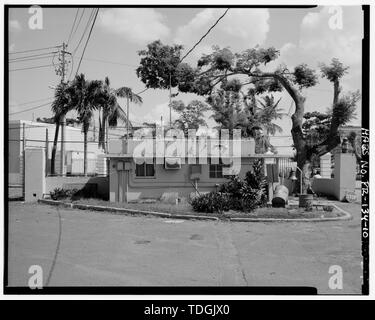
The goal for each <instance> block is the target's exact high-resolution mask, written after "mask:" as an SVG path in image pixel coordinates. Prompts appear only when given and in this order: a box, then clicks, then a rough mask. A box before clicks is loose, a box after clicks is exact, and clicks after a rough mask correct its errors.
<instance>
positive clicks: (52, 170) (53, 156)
mask: <svg viewBox="0 0 375 320" xmlns="http://www.w3.org/2000/svg"><path fill="white" fill-rule="evenodd" d="M59 128H60V120H59V121H57V122H56V128H55V137H54V139H53V147H52V155H51V174H55V173H56V172H55V162H56V150H57V140H58V138H59Z"/></svg>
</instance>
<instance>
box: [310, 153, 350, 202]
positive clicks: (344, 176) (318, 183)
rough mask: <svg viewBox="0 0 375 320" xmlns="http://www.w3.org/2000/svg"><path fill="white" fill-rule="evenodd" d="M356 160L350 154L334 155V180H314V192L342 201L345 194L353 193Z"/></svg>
mask: <svg viewBox="0 0 375 320" xmlns="http://www.w3.org/2000/svg"><path fill="white" fill-rule="evenodd" d="M355 183H356V158H355V156H354V155H353V154H352V153H336V154H335V168H334V178H332V179H330V178H321V179H314V181H313V184H312V188H313V190H314V191H315V192H317V193H321V194H324V195H329V196H333V197H335V198H336V199H338V200H340V201H342V200H344V199H345V194H346V192H355Z"/></svg>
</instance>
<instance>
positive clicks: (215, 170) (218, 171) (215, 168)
mask: <svg viewBox="0 0 375 320" xmlns="http://www.w3.org/2000/svg"><path fill="white" fill-rule="evenodd" d="M208 163H209V165H210V178H213V179H215V178H216V179H217V178H223V167H225V165H224V164H223V162H222V161H221V159H220V160H219V163H218V164H211V158H209V159H208Z"/></svg>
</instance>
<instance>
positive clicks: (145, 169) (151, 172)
mask: <svg viewBox="0 0 375 320" xmlns="http://www.w3.org/2000/svg"><path fill="white" fill-rule="evenodd" d="M135 175H136V177H154V176H155V162H154V163H146V162H144V163H142V164H136V167H135Z"/></svg>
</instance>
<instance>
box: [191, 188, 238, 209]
mask: <svg viewBox="0 0 375 320" xmlns="http://www.w3.org/2000/svg"><path fill="white" fill-rule="evenodd" d="M230 203H231V199H230V197H229V196H228V195H227V194H225V193H220V192H214V191H213V192H210V193H205V194H202V195H200V196H198V197H195V198H194V199H193V200H192V201H191V206H192V207H193V210H194V211H197V212H206V213H213V212H219V213H222V212H223V211H228V210H229V209H230Z"/></svg>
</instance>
